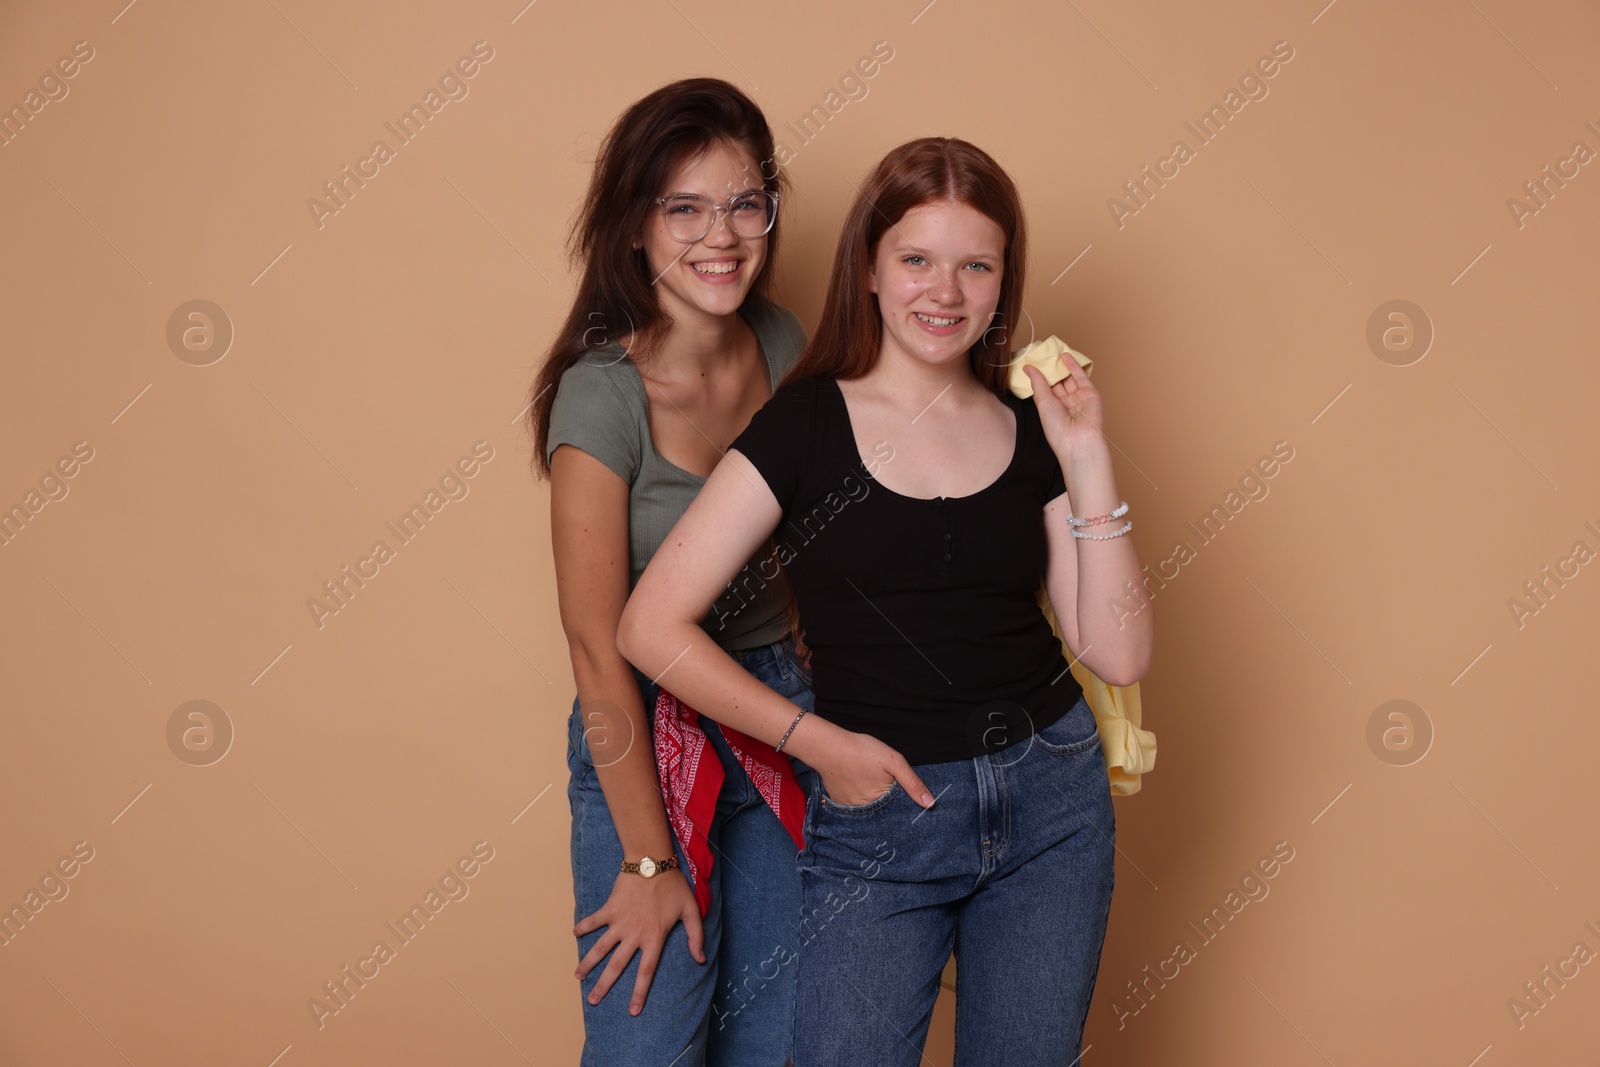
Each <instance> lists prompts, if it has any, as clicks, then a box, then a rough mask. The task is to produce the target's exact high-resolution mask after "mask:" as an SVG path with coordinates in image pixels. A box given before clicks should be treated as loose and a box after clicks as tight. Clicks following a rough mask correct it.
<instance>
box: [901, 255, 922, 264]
mask: <svg viewBox="0 0 1600 1067" xmlns="http://www.w3.org/2000/svg"><path fill="white" fill-rule="evenodd" d="M912 260H916V261H917V262H915V263H912ZM903 262H905V263H911V265H912V266H913V267H916V266H921V264H922V263H923V262H924V260H923V258H922V257H921V256H907V257H906V258H905V259H904V260H903Z"/></svg>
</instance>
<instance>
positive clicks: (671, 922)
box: [572, 869, 706, 1015]
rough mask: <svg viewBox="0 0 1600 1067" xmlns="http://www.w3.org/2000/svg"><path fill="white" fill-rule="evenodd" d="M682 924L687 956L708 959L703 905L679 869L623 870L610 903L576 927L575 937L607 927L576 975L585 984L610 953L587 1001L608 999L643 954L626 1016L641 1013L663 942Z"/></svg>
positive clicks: (595, 1002) (699, 960)
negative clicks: (653, 872)
mask: <svg viewBox="0 0 1600 1067" xmlns="http://www.w3.org/2000/svg"><path fill="white" fill-rule="evenodd" d="M679 922H682V923H683V926H684V929H686V930H687V931H688V932H689V954H690V955H692V956H693V957H694V958H695V959H696V960H697V961H698V962H700V963H704V962H705V961H706V953H705V930H704V929H703V928H702V926H701V924H700V905H699V904H697V903H696V902H695V899H694V889H693V887H692V886H690V885H689V879H688V877H687V876H686V875H685V874H683V873H682V872H680V871H678V870H676V869H674V870H670V871H663V872H662V873H661V874H659V875H657V876H655V877H654V878H642V877H640V876H639V875H637V874H622V873H620V872H619V873H618V874H617V883H616V885H614V886H613V887H612V889H611V896H610V897H609V898H607V900H606V902H605V903H604V904H603V905H601V906H600V908H599V910H598V911H595V912H594V913H593V914H591V915H589V916H587V917H585V918H584V920H583V921H582V922H580V923H579V924H578V925H577V926H574V927H573V928H572V934H573V936H574V937H582V936H583V935H584V934H587V933H590V932H592V931H595V930H598V929H600V928H601V927H602V926H603V927H605V928H606V932H605V933H603V934H601V935H600V940H598V941H596V942H595V943H594V947H593V948H591V949H590V950H589V952H588V954H587V955H585V956H584V957H583V960H582V961H581V962H580V963H579V964H578V972H577V976H578V981H580V982H581V981H583V979H584V978H585V977H586V976H587V975H588V973H589V972H590V971H591V970H593V969H594V968H595V967H597V966H599V965H600V961H601V960H603V959H605V957H606V953H607V952H610V953H611V962H610V963H608V964H607V965H606V969H605V972H604V973H603V974H601V975H600V980H599V981H598V982H596V983H595V987H594V989H593V990H592V991H590V993H589V1003H590V1004H598V1003H600V1002H601V1001H602V1000H604V999H605V995H606V993H608V992H609V991H610V989H611V987H612V985H614V984H615V983H616V980H617V979H618V978H620V977H621V976H622V972H623V971H624V970H626V969H627V967H628V963H629V961H631V960H632V959H633V954H634V953H635V952H639V953H641V954H642V955H641V956H640V959H639V974H638V977H637V978H635V979H634V982H633V998H632V1001H631V1002H630V1003H629V1005H628V1014H629V1015H638V1014H639V1013H640V1012H641V1011H643V1010H644V1000H645V997H646V996H647V995H648V994H649V992H650V982H651V980H652V979H653V978H655V974H656V964H657V963H658V962H659V961H660V959H661V946H662V945H664V944H665V943H666V940H667V935H668V934H670V933H672V928H673V927H674V926H676V925H678V923H679ZM612 949H615V950H616V951H614V952H613V951H612Z"/></svg>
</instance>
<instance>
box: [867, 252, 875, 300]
mask: <svg viewBox="0 0 1600 1067" xmlns="http://www.w3.org/2000/svg"><path fill="white" fill-rule="evenodd" d="M877 291H878V264H877V261H876V258H874V261H873V262H871V263H868V264H867V292H869V293H876V292H877Z"/></svg>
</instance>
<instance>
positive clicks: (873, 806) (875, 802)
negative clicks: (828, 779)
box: [817, 781, 905, 815]
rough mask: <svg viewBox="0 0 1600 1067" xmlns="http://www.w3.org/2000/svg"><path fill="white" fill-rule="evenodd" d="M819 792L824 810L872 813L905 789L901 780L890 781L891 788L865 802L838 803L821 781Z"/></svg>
mask: <svg viewBox="0 0 1600 1067" xmlns="http://www.w3.org/2000/svg"><path fill="white" fill-rule="evenodd" d="M817 792H819V793H821V794H822V796H821V800H820V803H819V806H820V807H821V809H822V810H823V811H836V812H838V813H839V814H840V815H870V814H871V813H872V812H875V811H878V810H879V809H881V808H886V807H888V806H889V801H891V800H893V799H894V795H895V794H896V793H903V792H905V790H903V789H901V787H900V783H899V782H890V783H889V788H888V789H885V790H884V791H883V795H882V796H879V797H874V798H873V799H871V800H869V801H867V802H866V803H865V804H840V803H837V802H836V801H834V800H833V799H832V798H831V797H829V796H828V792H827V790H825V789H823V788H822V783H821V782H820V781H819V782H818V783H817Z"/></svg>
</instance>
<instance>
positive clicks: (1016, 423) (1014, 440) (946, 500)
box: [827, 377, 1022, 507]
mask: <svg viewBox="0 0 1600 1067" xmlns="http://www.w3.org/2000/svg"><path fill="white" fill-rule="evenodd" d="M827 381H828V383H829V384H830V385H832V386H833V395H834V396H836V397H837V398H838V400H839V408H840V410H842V411H843V412H844V427H845V431H846V435H847V436H848V437H849V439H850V451H851V452H853V453H855V456H856V459H857V461H858V462H860V463H861V465H862V469H863V470H866V466H867V461H866V460H864V459H861V449H860V448H858V447H857V446H856V428H855V423H853V422H851V421H850V405H849V403H848V402H847V401H846V400H845V398H844V390H843V389H840V388H839V379H837V378H833V377H829V378H827ZM999 400H1000V402H1001V403H1002V404H1005V403H1006V399H1005V397H1003V396H1002V397H999ZM1006 406H1007V407H1009V408H1011V418H1012V436H1011V460H1010V462H1008V463H1007V464H1006V466H1005V470H1003V471H1001V472H1000V473H999V475H998V476H997V477H996V478H995V480H994V481H992V482H990V483H989V484H988V485H986V486H984V487H983V488H982V489H979V490H978V491H977V492H975V493H968V494H967V495H966V496H907V495H906V494H904V493H897V492H895V491H894V490H893V489H890V488H889V487H888V486H887V485H884V484H883V483H882V482H880V481H878V479H877V478H876V477H875V476H873V475H872V473H871V472H870V471H868V472H867V477H869V478H871V479H872V482H873V484H874V485H876V486H877V487H878V488H879V489H882V490H883V491H884V492H885V493H888V494H889V495H890V496H892V497H898V498H899V499H901V500H906V501H910V502H911V503H913V504H933V505H936V506H938V507H943V506H945V505H946V504H961V503H965V502H967V501H969V500H976V499H977V498H978V497H980V496H983V495H984V494H985V493H988V492H990V491H991V490H993V489H995V488H996V487H998V486H999V485H1000V483H1001V482H1004V481H1005V480H1006V479H1007V478H1008V477H1010V475H1011V472H1012V471H1013V470H1014V469H1015V468H1016V466H1017V461H1018V460H1019V459H1020V458H1021V456H1022V416H1021V415H1020V414H1019V413H1018V412H1017V409H1016V407H1015V406H1014V405H1012V404H1006Z"/></svg>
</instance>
